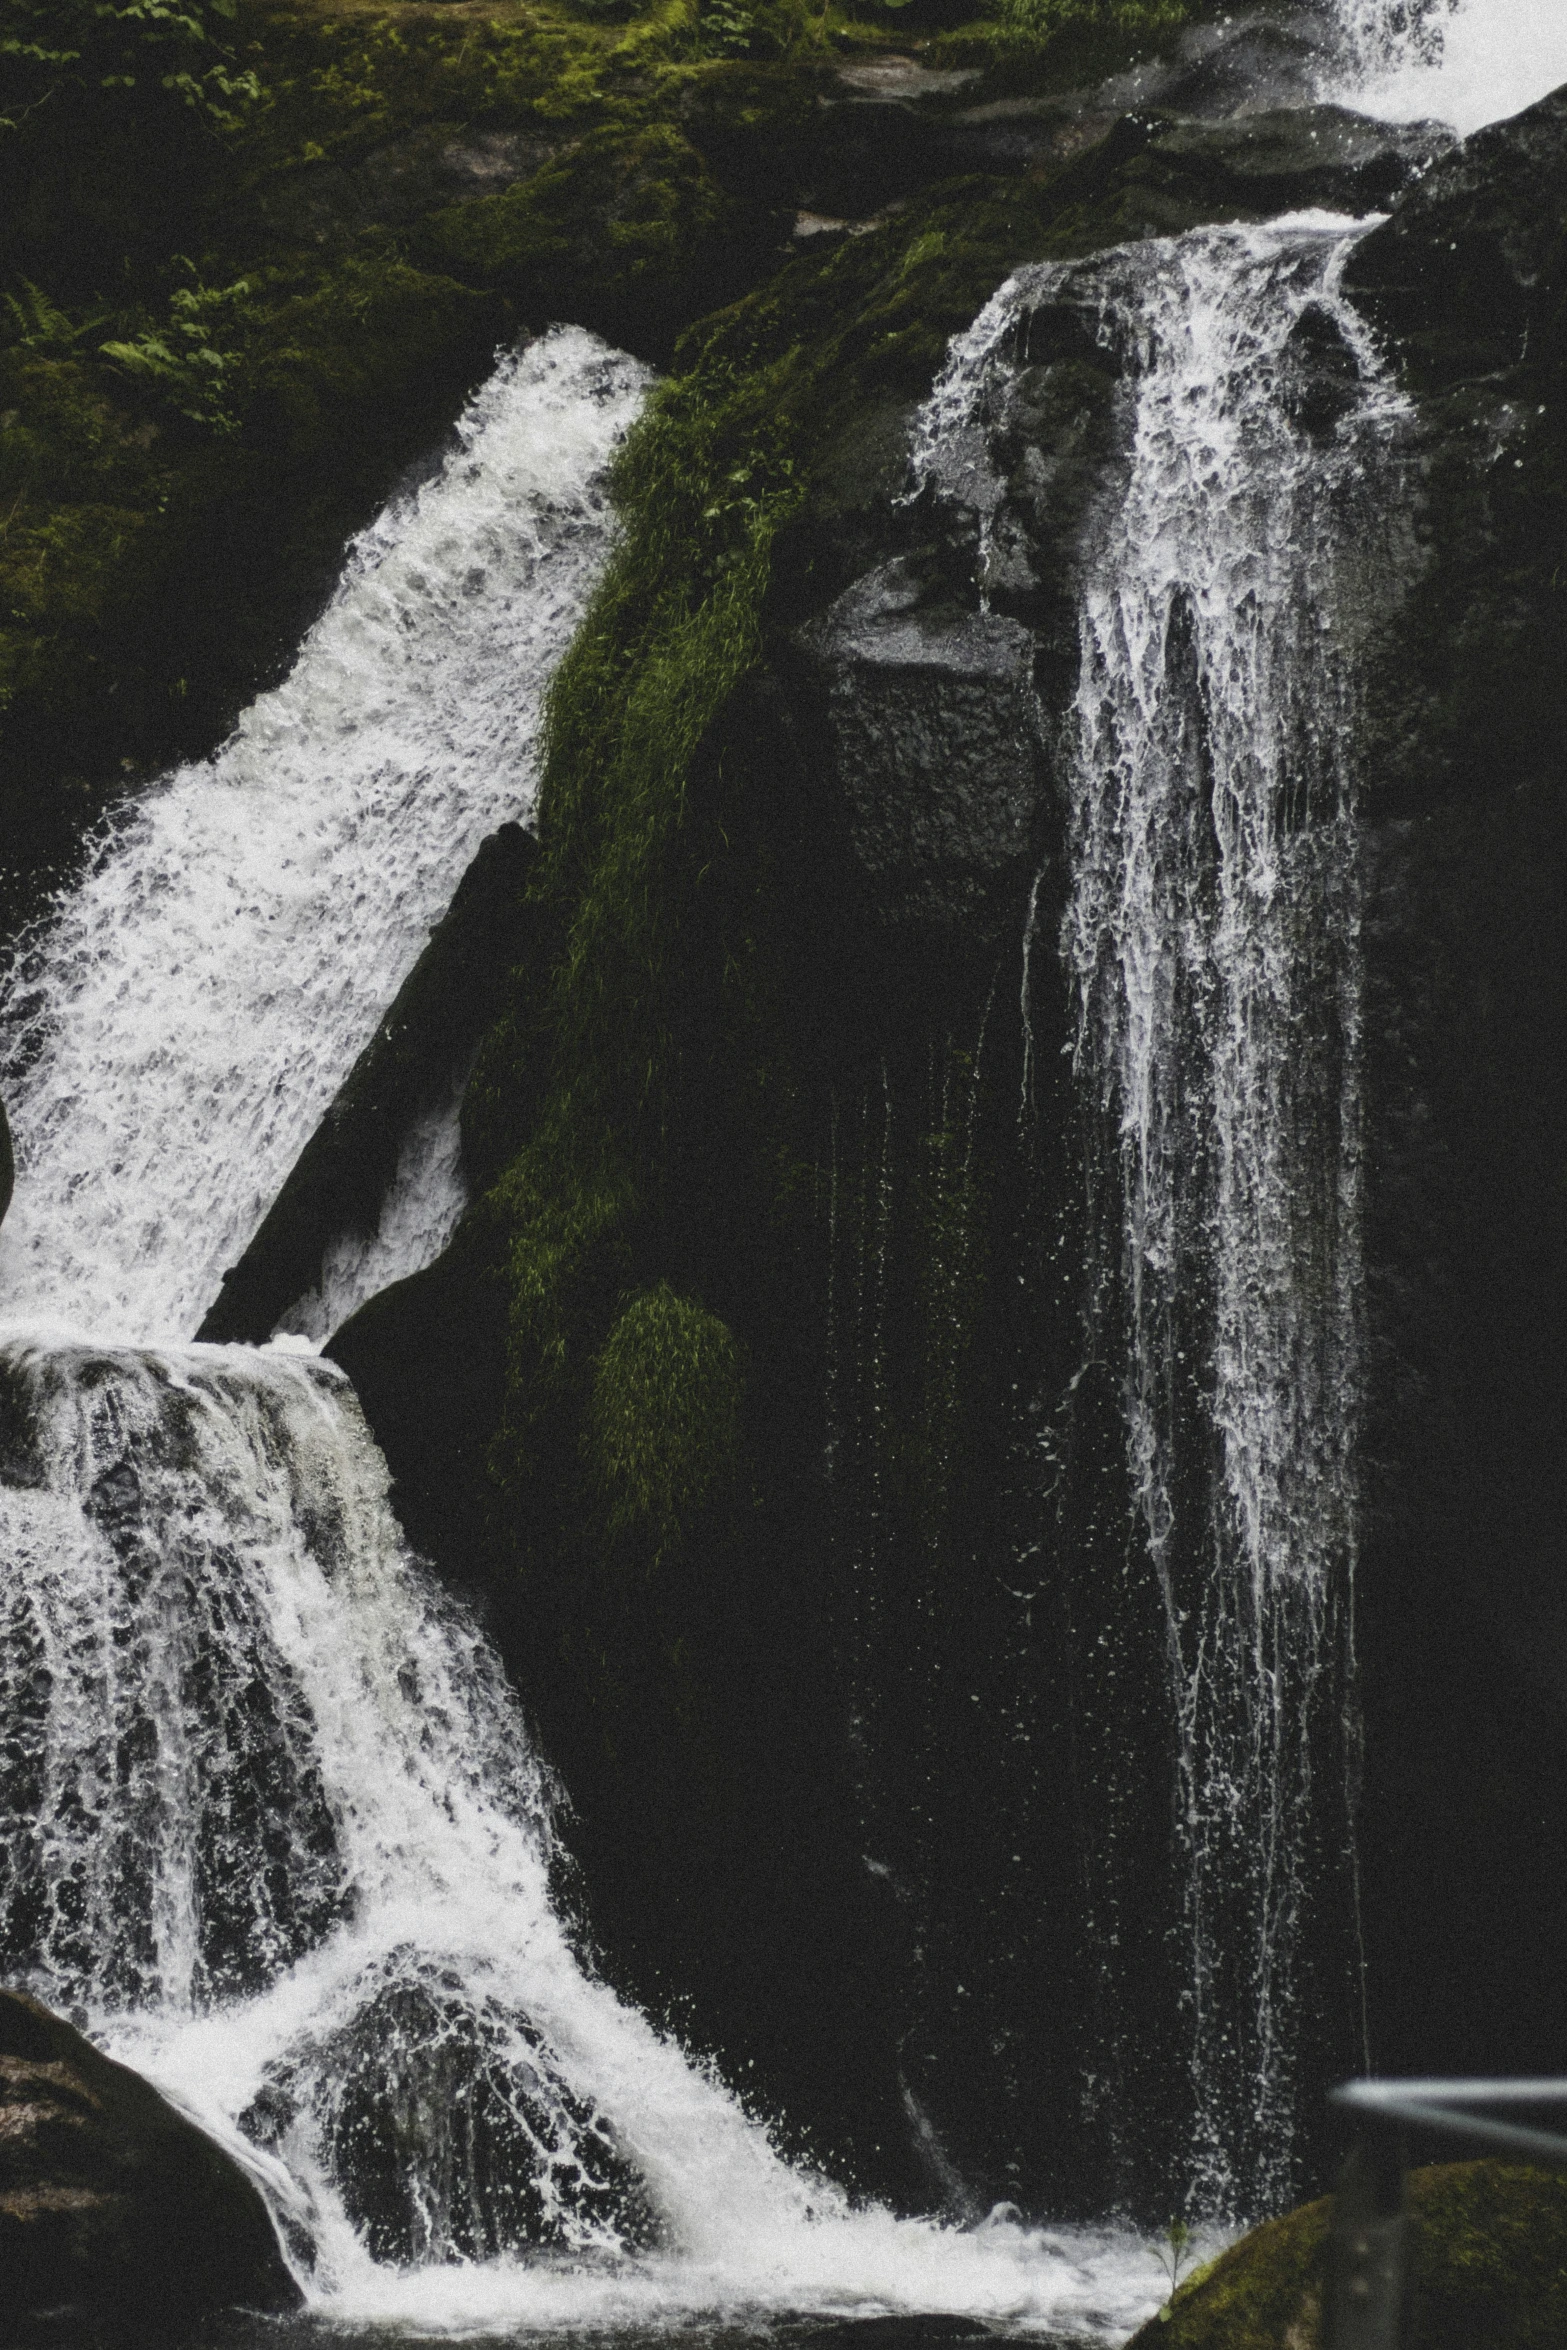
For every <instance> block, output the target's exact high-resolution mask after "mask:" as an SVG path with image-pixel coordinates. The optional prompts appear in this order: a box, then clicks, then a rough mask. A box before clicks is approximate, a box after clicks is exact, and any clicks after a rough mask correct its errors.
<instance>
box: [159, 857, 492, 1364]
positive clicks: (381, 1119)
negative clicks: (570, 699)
mask: <svg viewBox="0 0 1567 2350" xmlns="http://www.w3.org/2000/svg"><path fill="white" fill-rule="evenodd" d="M536 854H537V843H536V842H535V840H534V838H533V836H532V834H531V833H527V832H524V831H523V829H522V827H521V825H519V824H503V825H501V826H500V828H499V830H497V831H495V832H492V833H491V834H490V835H489V837H488V839H486V840H484V841H482V842H481V843H480V846H479V850H478V853H477V855H476V856H475V857H474V860H473V862H472V864H471V865H470V866H469V867H468V870H467V872H466V873H465V874H464V875H463V877H462V880H461V881H460V882H459V883H458V885H457V891H456V895H455V896H454V897H453V899H452V902H451V905H450V907H449V908H448V909H447V912H446V913H445V914H444V915H443V916H442V918H441V920H440V921H439V922H438V923H437V924H436V926H435V928H434V930H433V931H432V932H431V933H430V943H429V945H428V946H427V947H426V948H425V950H424V952H423V954H422V955H421V956H420V957H419V960H418V962H417V963H415V965H414V967H413V969H412V971H410V973H409V974H408V977H407V978H406V979H405V980H404V982H403V984H402V986H401V988H400V989H399V990H398V992H397V996H396V998H395V1000H394V1001H393V1003H392V1006H391V1008H390V1010H389V1011H388V1012H387V1014H386V1016H385V1018H384V1019H383V1020H382V1022H381V1025H380V1027H379V1028H378V1029H377V1030H376V1032H375V1034H374V1036H373V1037H372V1038H371V1039H370V1042H369V1043H368V1044H367V1045H366V1046H365V1049H364V1051H363V1052H362V1053H361V1054H360V1056H359V1058H358V1060H357V1061H356V1062H355V1063H354V1066H353V1068H352V1069H351V1070H350V1071H349V1074H348V1076H347V1077H346V1078H345V1079H344V1081H343V1083H342V1085H341V1086H340V1088H339V1089H338V1092H337V1095H336V1097H335V1099H334V1100H333V1102H332V1104H331V1106H330V1108H329V1109H328V1110H327V1113H326V1115H325V1117H324V1118H323V1119H322V1121H321V1123H320V1125H319V1126H318V1127H317V1128H316V1131H315V1133H314V1134H313V1135H312V1136H311V1138H310V1140H309V1142H308V1143H306V1145H305V1147H304V1149H303V1151H302V1152H301V1153H300V1155H299V1157H298V1159H297V1160H296V1161H295V1163H294V1167H293V1170H292V1172H291V1173H290V1175H289V1177H288V1180H287V1182H286V1183H285V1184H284V1186H283V1188H282V1190H281V1191H280V1192H279V1193H278V1196H277V1198H276V1199H275V1200H274V1202H273V1203H272V1206H271V1208H270V1209H269V1210H268V1213H267V1215H266V1217H265V1219H264V1221H263V1222H262V1224H261V1226H260V1229H259V1230H258V1231H257V1233H256V1235H255V1237H254V1239H253V1240H252V1241H251V1243H250V1245H249V1247H248V1248H247V1249H246V1250H245V1253H244V1255H243V1256H242V1257H241V1258H240V1261H239V1263H238V1264H237V1265H235V1266H232V1267H231V1268H230V1270H229V1271H228V1272H226V1273H225V1274H224V1276H223V1289H222V1292H221V1294H220V1295H219V1297H218V1298H217V1299H216V1300H215V1302H214V1303H213V1305H212V1307H211V1308H210V1310H209V1311H208V1314H207V1317H206V1319H205V1321H204V1322H203V1323H202V1325H201V1328H200V1330H199V1331H198V1332H197V1336H198V1338H200V1339H202V1340H203V1341H212V1342H214V1343H217V1344H231V1343H233V1342H235V1341H244V1340H249V1341H250V1342H251V1343H252V1344H255V1345H259V1344H261V1343H262V1342H263V1341H264V1340H265V1339H267V1338H268V1337H269V1336H270V1335H271V1333H272V1331H273V1330H274V1329H275V1328H276V1327H277V1324H278V1321H279V1319H280V1317H281V1316H282V1315H283V1314H285V1313H286V1312H287V1311H288V1309H289V1307H290V1306H291V1305H293V1304H294V1303H295V1301H296V1300H297V1299H299V1298H301V1297H304V1296H305V1295H306V1294H307V1293H308V1292H309V1291H310V1290H312V1289H313V1288H315V1286H316V1284H317V1283H318V1281H319V1280H320V1278H321V1268H322V1262H323V1259H324V1257H325V1254H326V1251H327V1249H328V1248H329V1247H330V1246H331V1244H332V1242H333V1241H334V1240H337V1239H339V1238H341V1237H342V1236H343V1235H344V1234H346V1233H363V1234H369V1233H373V1232H374V1231H375V1228H376V1224H377V1222H378V1220H379V1217H380V1213H381V1207H382V1203H383V1201H384V1200H385V1198H386V1194H387V1192H388V1191H389V1189H390V1188H391V1184H392V1179H393V1177H394V1176H395V1174H396V1172H397V1162H398V1154H399V1152H400V1150H401V1148H402V1145H403V1142H404V1139H405V1137H406V1136H407V1134H408V1131H409V1129H410V1127H411V1126H412V1125H413V1123H414V1121H415V1119H416V1118H418V1116H419V1115H420V1113H421V1112H422V1111H425V1110H428V1109H431V1108H433V1107H434V1106H435V1105H436V1104H437V1103H439V1102H440V1101H442V1100H444V1099H445V1098H447V1097H448V1096H449V1095H450V1093H451V1091H452V1088H453V1086H454V1085H455V1084H457V1083H460V1082H461V1080H462V1078H463V1077H464V1075H465V1073H466V1071H467V1069H468V1067H469V1065H470V1063H471V1062H472V1060H473V1056H474V1052H475V1050H476V1048H477V1046H478V1042H479V1039H480V1037H481V1036H482V1035H483V1034H484V1031H485V1030H486V1028H488V1027H489V1025H490V1023H491V1021H492V1020H494V1019H495V1017H496V1015H497V1014H498V1012H499V1011H500V1008H501V1004H502V1001H503V999H504V995H505V987H506V975H507V973H508V972H509V970H510V969H511V967H512V965H513V964H514V963H515V962H516V961H517V959H518V956H519V954H520V953H521V951H522V941H523V936H524V931H525V927H526V914H525V910H524V903H523V893H524V891H525V889H526V887H527V880H528V875H529V872H530V870H531V868H532V863H533V859H534V856H535V855H536Z"/></svg>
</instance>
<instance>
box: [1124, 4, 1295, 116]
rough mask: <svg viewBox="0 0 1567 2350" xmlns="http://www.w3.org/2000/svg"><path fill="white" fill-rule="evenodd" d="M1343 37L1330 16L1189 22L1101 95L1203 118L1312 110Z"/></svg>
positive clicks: (1252, 15) (1270, 14)
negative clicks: (1164, 48)
mask: <svg viewBox="0 0 1567 2350" xmlns="http://www.w3.org/2000/svg"><path fill="white" fill-rule="evenodd" d="M1338 37H1339V36H1338V34H1337V31H1336V28H1335V26H1334V24H1333V21H1332V17H1331V14H1330V13H1326V12H1324V13H1321V14H1319V13H1318V12H1317V11H1316V10H1314V9H1311V8H1294V9H1289V10H1287V11H1282V12H1274V11H1270V10H1264V9H1254V10H1251V11H1250V12H1248V13H1246V14H1243V15H1235V16H1227V17H1224V18H1222V19H1221V20H1219V21H1218V22H1216V23H1215V22H1211V21H1210V22H1209V23H1207V24H1198V25H1191V26H1189V27H1188V28H1187V30H1186V31H1185V32H1183V33H1182V34H1181V35H1180V37H1179V38H1178V39H1177V40H1176V41H1175V42H1174V44H1173V45H1172V47H1171V48H1170V50H1169V51H1168V53H1167V54H1166V55H1164V56H1163V57H1160V58H1156V59H1154V60H1153V61H1152V62H1151V63H1149V64H1147V65H1141V66H1136V67H1134V68H1133V69H1132V71H1131V72H1130V73H1125V74H1118V75H1116V76H1115V77H1114V78H1113V79H1112V80H1111V81H1109V82H1106V83H1105V84H1104V85H1103V86H1102V88H1101V89H1100V90H1099V91H1098V92H1097V93H1096V97H1097V99H1098V101H1099V103H1100V104H1101V106H1110V107H1113V108H1114V109H1115V110H1116V111H1117V112H1120V111H1122V110H1124V109H1127V108H1131V107H1146V106H1156V107H1159V108H1161V109H1162V110H1165V111H1168V112H1169V113H1172V114H1183V115H1195V116H1199V117H1201V118H1203V119H1205V120H1215V119H1222V118H1223V117H1225V116H1229V115H1235V114H1247V113H1266V112H1269V111H1271V110H1273V109H1277V108H1281V107H1308V106H1310V105H1311V104H1312V102H1313V100H1314V99H1315V97H1316V94H1317V90H1318V87H1319V85H1320V81H1321V78H1322V75H1323V72H1324V69H1325V68H1327V67H1328V66H1330V65H1331V63H1332V60H1333V56H1334V53H1335V49H1336V46H1337V42H1338Z"/></svg>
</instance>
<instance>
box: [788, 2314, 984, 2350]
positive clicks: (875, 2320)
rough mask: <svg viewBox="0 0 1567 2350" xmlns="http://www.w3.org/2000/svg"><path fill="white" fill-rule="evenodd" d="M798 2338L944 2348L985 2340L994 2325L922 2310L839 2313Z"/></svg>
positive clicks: (831, 2349)
mask: <svg viewBox="0 0 1567 2350" xmlns="http://www.w3.org/2000/svg"><path fill="white" fill-rule="evenodd" d="M799 2339H800V2340H801V2342H803V2343H808V2344H809V2345H810V2350H946V2345H947V2344H948V2343H949V2342H987V2341H994V2340H995V2339H996V2333H995V2329H994V2328H993V2327H991V2326H987V2325H984V2324H982V2323H981V2321H980V2320H979V2319H978V2318H977V2317H956V2316H948V2315H947V2314H946V2313H945V2312H938V2311H934V2310H932V2311H928V2312H925V2311H922V2312H921V2313H920V2314H919V2315H918V2316H913V2317H843V2318H837V2319H835V2320H833V2321H832V2322H831V2323H829V2324H825V2325H817V2326H812V2327H811V2328H810V2329H809V2331H808V2332H806V2333H804V2334H802V2335H801V2336H800V2337H799Z"/></svg>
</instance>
